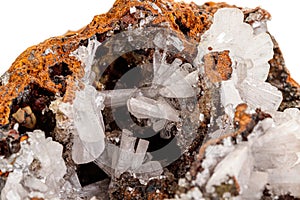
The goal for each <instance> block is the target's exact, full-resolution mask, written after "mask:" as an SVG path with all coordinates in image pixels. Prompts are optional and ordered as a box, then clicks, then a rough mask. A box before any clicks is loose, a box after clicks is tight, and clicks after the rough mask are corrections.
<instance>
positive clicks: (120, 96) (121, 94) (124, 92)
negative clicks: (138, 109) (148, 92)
mask: <svg viewBox="0 0 300 200" xmlns="http://www.w3.org/2000/svg"><path fill="white" fill-rule="evenodd" d="M136 91H137V89H119V90H104V91H101V92H99V93H101V94H102V95H103V96H104V97H105V100H104V105H105V106H107V107H118V106H124V105H126V103H127V100H128V99H129V98H130V97H131V96H132V95H133V94H134V93H135V92H136Z"/></svg>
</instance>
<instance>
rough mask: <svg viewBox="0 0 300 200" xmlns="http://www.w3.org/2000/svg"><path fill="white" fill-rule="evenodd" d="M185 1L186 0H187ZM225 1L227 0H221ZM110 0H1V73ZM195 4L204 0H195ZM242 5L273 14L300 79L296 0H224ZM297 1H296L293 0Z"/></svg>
mask: <svg viewBox="0 0 300 200" xmlns="http://www.w3.org/2000/svg"><path fill="white" fill-rule="evenodd" d="M187 1H188V0H187ZM224 1H226V0H224ZM113 2H114V1H113V0H85V1H74V0H51V1H38V0H26V1H24V0H9V1H1V2H0V27H1V28H0V31H1V32H0V34H1V35H0V74H2V73H4V72H5V71H6V70H7V69H8V68H9V67H10V65H11V63H12V62H13V61H14V60H15V59H16V57H17V56H18V55H19V54H21V53H22V52H23V51H24V50H25V49H26V48H27V47H29V46H32V45H35V44H38V43H39V42H42V41H43V40H45V39H47V38H49V37H52V36H58V35H62V34H64V33H65V32H66V31H67V30H78V29H80V28H81V27H83V26H85V25H87V24H88V23H89V22H90V21H91V20H92V19H93V16H94V15H97V14H101V13H105V12H107V11H108V10H109V9H110V8H111V7H112V5H113ZM195 2H196V3H197V4H203V3H204V2H205V1H202V0H195ZM226 2H227V3H229V4H236V5H238V6H243V7H252V8H253V7H256V6H262V7H263V8H265V9H267V10H268V11H269V12H270V13H271V14H272V21H270V22H269V23H268V27H269V30H270V32H271V33H272V34H273V35H274V36H275V37H276V39H277V41H278V42H279V45H280V47H281V50H282V51H283V54H284V57H285V61H286V65H287V67H288V69H289V70H290V71H291V74H292V76H293V77H294V79H296V80H297V81H298V82H300V29H299V28H298V27H299V24H300V22H299V21H298V20H299V19H300V17H299V7H298V5H297V4H300V3H297V1H296V0H285V1H281V0H276V1H272V0H249V1H245V0H227V1H226ZM295 2H296V3H295Z"/></svg>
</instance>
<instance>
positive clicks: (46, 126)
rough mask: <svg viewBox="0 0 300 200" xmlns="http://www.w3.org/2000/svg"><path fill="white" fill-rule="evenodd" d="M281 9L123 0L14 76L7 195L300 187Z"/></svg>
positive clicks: (7, 102)
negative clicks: (274, 16) (276, 27)
mask: <svg viewBox="0 0 300 200" xmlns="http://www.w3.org/2000/svg"><path fill="white" fill-rule="evenodd" d="M269 19H270V14H269V13H268V12H267V11H265V10H263V9H261V8H255V9H245V8H239V7H236V6H230V5H227V4H225V3H212V2H210V3H205V4H204V5H196V4H195V3H190V4H186V3H183V2H181V3H176V2H173V1H172V0H167V1H164V0H158V1H155V2H154V1H150V0H145V1H138V0H117V1H116V3H115V4H114V6H113V8H112V9H111V10H110V11H109V12H108V13H107V14H103V15H99V16H95V18H94V19H93V21H92V22H91V23H90V24H89V25H87V26H86V27H84V28H82V29H81V30H79V31H77V32H69V33H67V34H66V35H64V36H60V37H55V38H50V39H48V40H46V41H44V42H42V43H41V44H39V45H37V46H33V47H30V48H29V49H27V50H26V51H25V52H24V53H22V54H21V55H20V56H19V57H18V58H17V59H16V61H15V62H14V63H13V65H12V67H11V68H10V69H9V70H8V72H6V73H5V74H4V75H3V76H2V77H1V78H0V80H1V82H0V83H1V84H0V95H1V101H0V111H1V112H0V125H1V130H0V190H1V199H9V200H11V199H13V200H14V199H15V200H18V199H94V200H95V199H251V200H252V199H287V198H288V199H296V198H300V190H299V188H300V180H299V178H298V177H299V176H298V174H299V171H300V168H299V166H300V161H299V160H300V142H299V138H300V137H299V133H300V112H299V107H300V86H299V85H298V84H297V83H296V82H295V81H294V80H293V79H292V78H291V77H290V75H289V73H288V71H287V69H286V68H285V66H284V60H283V58H282V55H281V52H280V50H279V48H278V44H277V43H276V41H275V39H274V38H273V37H272V36H271V35H270V33H268V30H267V26H266V24H267V21H268V20H269Z"/></svg>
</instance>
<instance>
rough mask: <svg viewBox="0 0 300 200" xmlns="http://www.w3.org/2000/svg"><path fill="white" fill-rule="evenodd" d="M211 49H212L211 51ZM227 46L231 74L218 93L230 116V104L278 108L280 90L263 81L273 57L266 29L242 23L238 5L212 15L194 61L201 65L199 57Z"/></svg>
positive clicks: (271, 44) (269, 108) (280, 95)
mask: <svg viewBox="0 0 300 200" xmlns="http://www.w3.org/2000/svg"><path fill="white" fill-rule="evenodd" d="M210 49H213V50H212V51H211V50H210ZM224 50H229V56H230V58H231V61H232V69H233V72H232V77H231V78H230V79H229V80H227V81H222V87H221V96H222V104H223V106H224V107H225V112H226V113H227V114H228V115H230V117H231V118H232V112H231V110H230V108H229V107H228V106H229V105H231V106H232V108H235V107H236V105H237V104H239V103H241V102H246V103H247V104H249V105H250V106H251V107H252V108H254V109H255V108H262V109H263V110H277V109H278V107H279V105H280V103H281V101H282V94H281V92H280V91H279V90H278V89H277V88H275V87H274V86H271V85H270V84H268V83H265V82H264V81H265V80H266V79H267V76H268V73H269V69H270V65H269V63H268V61H269V60H270V59H271V58H272V57H273V54H274V53H273V42H272V40H271V37H270V36H269V35H268V34H267V33H266V32H260V33H256V34H254V32H253V28H252V27H251V26H250V25H249V24H246V23H244V15H243V12H242V11H241V10H240V9H237V8H222V9H219V10H218V11H217V12H216V13H215V15H214V21H213V24H212V25H211V27H210V29H209V30H208V31H206V32H205V33H204V35H202V38H201V42H200V44H199V46H198V55H197V58H196V59H195V61H194V62H195V65H197V66H203V60H202V58H203V57H204V55H206V54H208V53H211V52H220V51H224Z"/></svg>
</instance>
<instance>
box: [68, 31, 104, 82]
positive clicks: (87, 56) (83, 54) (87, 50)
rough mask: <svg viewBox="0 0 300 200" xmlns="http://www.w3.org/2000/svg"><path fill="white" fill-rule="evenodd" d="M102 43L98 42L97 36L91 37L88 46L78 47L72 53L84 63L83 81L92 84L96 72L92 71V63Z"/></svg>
mask: <svg viewBox="0 0 300 200" xmlns="http://www.w3.org/2000/svg"><path fill="white" fill-rule="evenodd" d="M100 45H101V43H100V42H98V40H97V38H94V37H93V38H90V39H89V43H88V46H87V47H85V46H80V47H79V48H78V49H76V50H75V51H74V52H72V53H71V54H70V55H71V56H75V57H76V58H77V59H78V60H80V61H81V63H82V65H83V66H84V67H85V68H84V71H85V74H84V77H83V78H82V81H83V82H85V83H87V84H92V83H93V81H94V78H95V74H94V72H93V71H92V64H93V62H94V57H95V54H96V51H97V48H98V47H99V46H100Z"/></svg>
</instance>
